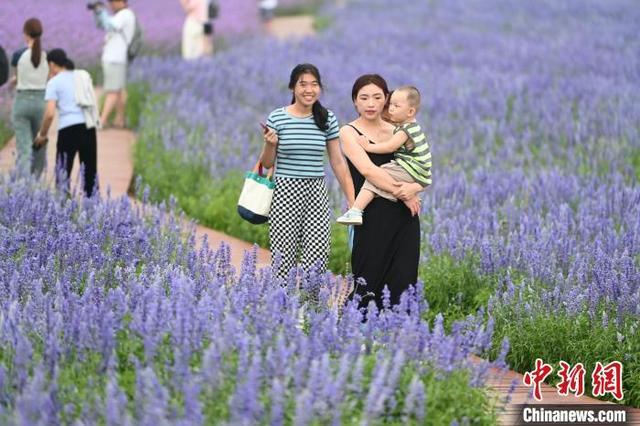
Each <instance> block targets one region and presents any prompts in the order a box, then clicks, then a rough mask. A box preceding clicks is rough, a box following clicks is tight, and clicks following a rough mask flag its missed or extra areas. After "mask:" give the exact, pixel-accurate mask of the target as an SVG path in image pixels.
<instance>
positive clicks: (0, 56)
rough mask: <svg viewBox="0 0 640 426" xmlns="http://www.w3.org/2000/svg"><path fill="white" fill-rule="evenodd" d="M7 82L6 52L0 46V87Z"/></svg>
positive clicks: (7, 63) (7, 65)
mask: <svg viewBox="0 0 640 426" xmlns="http://www.w3.org/2000/svg"><path fill="white" fill-rule="evenodd" d="M7 80H9V58H7V52H5V51H4V48H3V47H2V46H0V87H2V85H4V84H5V83H6V82H7Z"/></svg>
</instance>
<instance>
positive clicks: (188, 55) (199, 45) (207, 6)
mask: <svg viewBox="0 0 640 426" xmlns="http://www.w3.org/2000/svg"><path fill="white" fill-rule="evenodd" d="M215 1H216V0H180V4H181V5H182V8H183V9H184V11H185V13H186V14H187V16H186V18H185V20H184V25H183V26H182V58H183V59H186V60H189V59H198V58H201V57H202V56H204V55H206V54H210V53H211V52H212V50H213V40H212V35H213V24H212V23H211V21H210V20H211V19H214V18H215V17H216V16H211V12H212V8H211V5H214V6H216V13H217V4H216V3H215ZM212 2H213V3H212Z"/></svg>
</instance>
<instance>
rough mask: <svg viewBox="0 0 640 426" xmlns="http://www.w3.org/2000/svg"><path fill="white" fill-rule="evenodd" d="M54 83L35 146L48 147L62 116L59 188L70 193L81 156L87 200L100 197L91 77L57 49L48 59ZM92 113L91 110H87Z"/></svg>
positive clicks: (58, 145)
mask: <svg viewBox="0 0 640 426" xmlns="http://www.w3.org/2000/svg"><path fill="white" fill-rule="evenodd" d="M47 61H48V62H49V69H50V70H51V76H52V77H51V79H50V80H49V81H48V82H47V89H46V93H45V100H46V102H47V104H46V109H45V113H44V117H43V118H42V124H41V125H40V130H39V131H38V135H37V136H36V139H35V141H34V144H35V145H38V146H39V145H41V144H44V143H46V136H45V135H47V134H48V133H49V129H50V127H51V125H52V123H53V117H54V115H55V114H56V111H57V115H58V140H57V142H56V184H57V186H58V188H59V189H61V190H63V191H67V192H68V191H69V178H70V176H71V169H72V168H73V160H74V158H75V157H76V154H78V157H79V160H80V168H81V169H82V171H83V174H82V183H83V189H84V193H85V195H86V196H87V197H90V196H92V195H93V194H97V192H96V190H97V189H98V182H97V165H98V160H97V156H98V154H97V152H98V151H97V150H98V148H97V146H98V144H97V136H96V124H97V123H96V121H95V116H94V115H93V113H92V110H93V109H94V108H95V94H94V93H93V85H92V82H91V77H90V76H89V73H87V72H86V71H83V70H76V69H75V65H74V64H73V61H71V60H70V59H69V58H68V57H67V53H66V52H65V51H64V50H62V49H53V50H51V51H50V52H49V54H48V55H47ZM87 109H89V110H87Z"/></svg>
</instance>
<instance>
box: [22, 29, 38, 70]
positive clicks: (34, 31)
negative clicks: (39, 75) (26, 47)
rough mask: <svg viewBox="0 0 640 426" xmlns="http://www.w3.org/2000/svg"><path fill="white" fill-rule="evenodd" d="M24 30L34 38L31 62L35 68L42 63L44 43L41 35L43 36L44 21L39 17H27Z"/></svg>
mask: <svg viewBox="0 0 640 426" xmlns="http://www.w3.org/2000/svg"><path fill="white" fill-rule="evenodd" d="M22 32H24V33H25V34H26V35H28V36H29V37H31V38H32V39H33V45H32V46H31V63H32V64H33V66H34V68H38V66H39V65H40V57H41V56H42V45H41V44H40V37H41V36H42V23H41V22H40V20H39V19H38V18H31V19H27V20H26V21H25V23H24V26H23V27H22Z"/></svg>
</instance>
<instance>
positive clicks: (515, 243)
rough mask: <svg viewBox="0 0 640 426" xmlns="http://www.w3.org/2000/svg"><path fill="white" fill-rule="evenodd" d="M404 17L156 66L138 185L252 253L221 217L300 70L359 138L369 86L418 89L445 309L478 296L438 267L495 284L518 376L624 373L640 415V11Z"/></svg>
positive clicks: (353, 8) (430, 244) (586, 5)
mask: <svg viewBox="0 0 640 426" xmlns="http://www.w3.org/2000/svg"><path fill="white" fill-rule="evenodd" d="M391 3H392V5H390V4H389V2H387V1H384V2H383V1H377V0H372V1H352V2H349V3H348V6H347V7H346V8H344V9H340V10H332V9H330V8H328V9H325V10H324V11H323V13H325V14H327V15H328V16H330V17H331V20H332V26H331V27H330V28H329V29H328V30H326V31H325V32H324V33H322V34H320V35H319V36H318V37H317V38H314V39H308V40H305V41H303V42H301V43H299V44H286V43H279V42H275V41H269V40H255V41H252V42H248V43H246V44H243V45H242V46H239V47H237V48H236V49H234V50H232V51H229V52H224V53H222V54H220V55H218V56H216V57H215V58H213V59H211V60H210V61H202V62H199V63H194V64H188V65H186V66H184V68H182V73H181V75H179V76H178V75H176V73H175V72H174V70H175V66H176V64H175V60H174V59H162V58H150V59H148V60H147V61H146V62H145V63H144V67H141V68H139V69H138V71H139V73H138V77H137V79H138V80H139V81H144V82H145V84H148V85H149V88H150V89H151V90H152V91H153V92H154V93H161V94H162V96H160V97H155V98H154V101H153V102H150V103H149V104H148V107H147V110H146V113H145V114H143V123H144V124H143V126H142V129H141V144H139V147H140V150H139V151H138V157H137V165H136V167H137V169H138V171H139V172H140V173H141V174H142V177H143V178H144V179H145V180H146V181H147V182H149V183H150V184H151V185H152V191H153V190H155V191H156V193H157V194H159V196H161V197H166V196H168V194H169V193H173V194H175V195H176V197H177V199H178V203H179V204H180V206H181V207H182V208H184V209H185V211H187V212H188V213H189V214H192V215H194V216H195V217H197V218H199V219H200V220H202V221H203V222H205V223H208V224H209V225H211V226H214V227H215V226H216V225H218V227H219V228H220V229H223V230H225V231H227V232H237V235H239V236H241V237H244V238H248V235H249V234H247V233H246V232H253V233H254V235H255V231H254V230H251V231H247V230H246V229H243V228H242V226H241V225H237V226H236V224H235V223H230V222H232V221H233V219H227V218H228V217H233V213H232V212H231V210H229V211H227V210H225V209H224V208H223V207H220V206H221V205H224V204H227V205H231V206H233V200H232V198H233V194H235V193H236V189H234V190H232V191H227V192H225V191H224V190H221V189H219V188H220V187H221V186H223V185H228V184H231V185H236V186H237V185H238V184H237V183H234V182H238V181H239V180H238V176H239V175H238V173H239V172H241V171H242V170H244V169H247V168H249V167H250V166H251V165H252V161H254V159H255V158H256V157H257V155H258V153H259V151H260V147H261V145H260V144H261V142H260V138H259V132H258V129H257V125H256V123H257V122H258V120H260V119H262V118H263V117H264V116H265V114H267V113H268V112H269V111H270V110H271V109H273V108H274V107H276V106H279V105H284V104H287V103H288V101H289V94H288V91H287V89H286V83H287V77H288V73H289V71H290V69H291V68H292V67H293V66H294V65H295V64H296V63H299V62H312V63H315V64H316V65H318V66H319V68H320V70H321V71H322V73H323V79H324V83H325V86H326V91H325V95H324V103H325V105H327V106H328V107H329V108H331V109H333V110H334V111H335V112H336V114H337V116H338V117H339V119H340V121H341V122H342V123H344V122H347V121H349V120H351V119H353V118H355V117H354V110H353V106H352V105H351V102H350V90H351V84H352V83H353V81H354V79H355V78H356V77H357V76H358V75H360V74H361V73H365V72H378V73H380V74H382V75H383V76H385V77H386V78H387V79H388V81H389V82H390V84H391V85H392V86H397V85H400V84H415V85H416V86H418V87H419V88H420V89H421V90H422V92H423V109H422V112H421V115H420V117H419V119H420V121H421V122H423V123H424V125H425V127H426V128H427V129H428V133H429V135H430V138H431V140H432V141H433V148H432V149H433V154H434V158H435V163H434V164H435V165H434V185H433V186H432V187H431V188H430V189H429V190H428V191H427V195H426V200H425V203H424V207H423V211H422V217H423V220H422V230H423V243H424V250H423V257H422V269H423V274H422V277H423V279H425V286H426V288H427V290H426V291H425V293H426V297H427V299H429V298H430V297H431V296H432V294H430V292H431V293H433V294H436V293H439V292H449V293H450V295H451V299H450V300H449V304H450V305H452V306H453V305H456V304H458V302H459V301H460V300H463V299H465V298H469V297H471V298H472V299H473V298H474V297H475V296H478V295H475V294H473V291H476V292H477V291H478V290H477V289H476V290H472V289H463V288H462V287H461V288H460V289H459V290H458V289H457V288H455V287H453V288H443V282H444V281H442V282H441V281H439V280H438V278H437V277H435V278H434V277H433V274H432V273H431V272H430V271H431V269H430V266H429V265H431V264H433V263H434V262H436V261H438V262H439V261H440V260H439V259H442V258H443V257H451V258H453V259H454V260H457V261H458V262H460V263H461V264H469V265H471V267H472V269H473V273H474V274H475V275H476V276H478V277H483V279H485V278H486V279H487V282H491V283H493V284H492V285H491V286H490V287H489V288H487V289H483V292H481V293H483V294H486V291H488V294H489V296H486V297H485V296H483V298H482V301H483V304H482V309H481V310H480V311H479V312H478V313H477V315H478V316H479V317H484V318H485V319H487V320H488V319H489V318H491V319H493V320H495V324H496V333H497V335H499V336H500V337H502V336H506V337H509V339H510V341H511V344H512V348H511V352H510V355H509V357H508V361H509V362H510V365H511V366H512V367H513V368H516V369H519V370H521V371H524V370H525V369H530V368H532V367H533V361H534V360H535V358H536V357H542V358H544V359H545V361H548V362H552V363H555V362H558V361H559V360H560V359H564V360H565V361H571V362H574V363H575V362H583V363H585V364H587V363H591V364H593V363H594V362H595V361H599V360H600V361H602V362H605V361H611V360H614V359H617V360H620V361H621V362H623V363H624V365H625V380H624V381H625V386H626V393H625V395H626V399H625V402H627V403H629V404H633V405H635V406H640V382H638V380H637V377H640V376H639V373H640V339H639V338H638V337H637V333H636V330H637V327H638V314H639V313H640V311H639V308H638V306H640V303H639V302H640V219H639V218H640V186H639V185H638V180H639V179H640V135H639V131H640V57H639V56H638V55H637V52H638V51H639V49H640V39H639V38H638V37H637V35H636V33H637V28H636V27H637V24H636V23H637V22H639V21H640V9H638V8H637V7H635V6H634V3H633V2H632V1H625V0H619V1H611V2H607V3H602V2H598V1H562V2H556V1H553V2H552V1H536V2H526V3H522V2H507V1H500V0H487V1H479V2H472V3H469V2H463V1H447V2H438V1H433V2H402V1H394V2H391ZM390 23H396V24H397V25H392V24H390ZM354 29H357V30H354ZM167 159H170V161H168V160H167ZM168 164H174V165H177V166H179V167H178V170H177V171H176V170H174V171H166V169H167V165H168ZM329 174H330V173H329ZM177 176H178V177H177ZM181 179H182V180H184V181H185V182H187V183H193V182H196V183H197V184H198V185H196V186H193V185H190V184H187V183H185V182H181ZM189 179H191V180H189ZM334 187H335V183H334ZM194 194H195V195H194ZM225 197H226V198H225ZM198 200H200V202H198ZM334 206H335V208H336V209H339V208H340V207H341V201H340V199H339V194H338V191H337V190H336V191H334ZM255 238H256V240H257V241H259V242H264V233H263V234H260V233H258V234H257V236H255ZM340 244H342V245H344V242H342V243H340V242H339V241H338V242H337V244H335V245H334V246H335V247H336V249H337V250H338V252H339V254H340V256H343V257H342V258H341V259H338V260H337V261H336V264H342V265H344V262H345V261H346V260H347V257H346V255H344V251H341V248H340V247H339V245H340ZM484 290H486V291H484ZM465 291H470V292H472V294H470V295H469V294H465V293H464V292H465ZM476 299H477V298H476ZM472 313H473V312H472ZM594 338H596V339H600V340H599V342H598V344H595V345H594V344H590V343H589V341H590V340H592V339H594ZM497 342H499V340H497Z"/></svg>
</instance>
